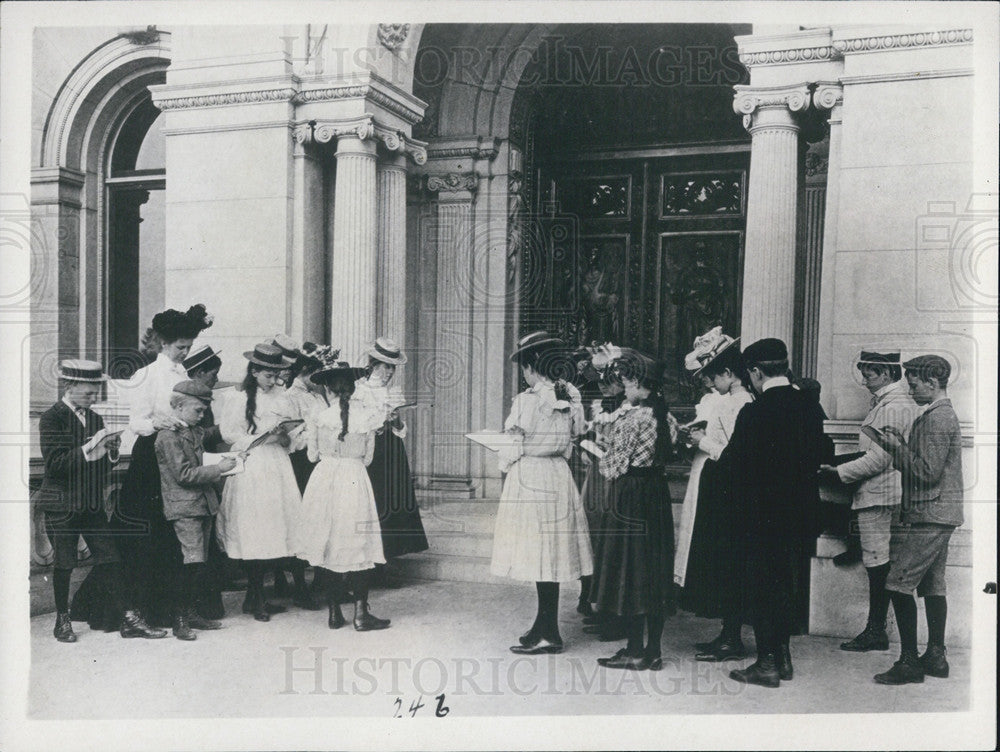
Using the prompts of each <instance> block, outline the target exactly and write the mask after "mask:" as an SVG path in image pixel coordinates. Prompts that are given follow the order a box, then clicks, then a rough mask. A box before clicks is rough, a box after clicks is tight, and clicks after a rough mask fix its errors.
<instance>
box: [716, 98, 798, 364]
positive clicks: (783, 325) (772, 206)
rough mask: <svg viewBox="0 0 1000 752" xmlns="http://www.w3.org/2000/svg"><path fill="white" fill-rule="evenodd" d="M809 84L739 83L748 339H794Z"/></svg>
mask: <svg viewBox="0 0 1000 752" xmlns="http://www.w3.org/2000/svg"><path fill="white" fill-rule="evenodd" d="M808 106H809V89H808V87H807V86H806V85H805V84H802V85H801V86H795V87H781V88H760V87H758V88H754V87H749V86H737V87H736V97H735V100H734V102H733V109H735V110H736V112H737V113H739V114H742V115H743V116H744V117H743V123H744V125H745V126H746V127H747V130H748V131H750V136H751V147H750V181H749V187H748V189H747V227H746V241H745V245H744V262H743V311H742V323H741V336H742V341H743V342H744V343H746V344H747V345H749V344H750V343H751V342H754V341H756V340H758V339H761V338H762V337H777V338H779V339H781V340H783V341H784V342H785V343H786V344H787V345H788V346H789V349H791V348H792V346H793V344H794V340H793V335H794V321H795V260H796V254H795V250H796V223H797V219H798V200H799V185H798V183H799V154H800V152H799V125H798V123H797V121H796V117H795V115H796V114H797V113H800V112H803V111H805V109H806V108H807V107H808Z"/></svg>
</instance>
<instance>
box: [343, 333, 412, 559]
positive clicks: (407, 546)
mask: <svg viewBox="0 0 1000 752" xmlns="http://www.w3.org/2000/svg"><path fill="white" fill-rule="evenodd" d="M367 355H368V371H369V375H368V377H367V378H365V379H361V380H359V381H358V383H357V388H356V390H355V393H354V399H356V400H359V401H360V402H362V403H363V404H364V405H365V407H366V409H368V410H371V411H373V412H375V413H377V414H379V415H383V416H385V417H384V422H383V424H382V428H381V429H380V430H379V431H378V432H376V434H375V454H374V456H373V457H372V461H371V464H370V465H369V466H368V477H369V478H370V479H371V483H372V490H373V491H374V493H375V505H376V508H377V509H378V519H379V524H380V525H381V526H382V548H383V551H384V553H385V558H386V561H390V560H391V559H393V558H395V557H397V556H402V555H403V554H412V553H417V552H419V551H426V550H427V537H426V535H425V534H424V526H423V523H422V522H421V521H420V507H419V506H417V497H416V494H415V493H414V490H413V476H412V475H411V474H410V463H409V461H408V460H407V458H406V447H405V446H404V444H403V438H404V437H405V436H406V424H405V423H404V422H403V419H402V417H401V416H400V414H399V407H400V406H401V405H402V404H403V400H402V398H401V397H400V396H398V395H397V394H394V393H393V391H391V390H390V389H389V383H390V382H391V381H392V378H393V376H394V375H395V373H396V366H401V365H403V364H404V363H406V355H404V354H403V352H402V351H401V350H400V348H399V346H398V345H397V344H396V343H395V342H393V341H392V340H390V339H387V338H384V337H379V338H378V339H377V340H375V344H374V345H372V347H371V348H369V350H368V352H367Z"/></svg>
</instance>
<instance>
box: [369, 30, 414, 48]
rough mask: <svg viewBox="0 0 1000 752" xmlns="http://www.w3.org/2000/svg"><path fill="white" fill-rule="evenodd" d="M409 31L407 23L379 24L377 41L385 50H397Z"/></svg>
mask: <svg viewBox="0 0 1000 752" xmlns="http://www.w3.org/2000/svg"><path fill="white" fill-rule="evenodd" d="M409 33H410V25H409V24H379V25H378V31H377V36H378V41H379V44H381V45H382V46H383V47H385V48H386V49H387V50H398V49H399V48H400V47H402V46H403V42H405V41H406V36H407V35H408V34H409Z"/></svg>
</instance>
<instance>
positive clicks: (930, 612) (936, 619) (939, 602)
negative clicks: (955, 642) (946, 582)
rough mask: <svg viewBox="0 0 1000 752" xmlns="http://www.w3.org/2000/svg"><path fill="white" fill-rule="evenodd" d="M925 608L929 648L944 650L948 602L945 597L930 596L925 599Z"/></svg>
mask: <svg viewBox="0 0 1000 752" xmlns="http://www.w3.org/2000/svg"><path fill="white" fill-rule="evenodd" d="M924 607H925V608H926V609H927V646H928V647H930V646H931V645H934V646H936V647H939V648H943V647H944V625H945V622H946V621H947V620H948V601H947V600H946V599H945V597H944V596H943V595H928V596H926V597H925V598H924Z"/></svg>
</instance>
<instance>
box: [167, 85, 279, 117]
mask: <svg viewBox="0 0 1000 752" xmlns="http://www.w3.org/2000/svg"><path fill="white" fill-rule="evenodd" d="M297 92H298V90H297V89H295V88H293V87H290V86H282V87H278V88H274V89H258V90H256V91H232V92H226V93H223V94H203V95H200V96H194V97H160V96H157V93H156V92H155V91H153V104H155V105H156V106H157V107H158V108H159V109H160V110H161V111H163V110H191V109H195V108H198V107H227V106H229V105H238V104H269V103H273V102H290V101H292V99H293V97H295V95H296V93H297Z"/></svg>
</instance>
